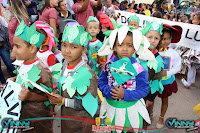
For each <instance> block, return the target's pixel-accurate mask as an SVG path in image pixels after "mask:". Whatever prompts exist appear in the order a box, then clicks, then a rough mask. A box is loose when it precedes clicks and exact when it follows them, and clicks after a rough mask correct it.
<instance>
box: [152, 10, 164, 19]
mask: <svg viewBox="0 0 200 133" xmlns="http://www.w3.org/2000/svg"><path fill="white" fill-rule="evenodd" d="M152 16H153V17H155V18H162V14H161V12H159V11H156V12H154V13H153V14H152Z"/></svg>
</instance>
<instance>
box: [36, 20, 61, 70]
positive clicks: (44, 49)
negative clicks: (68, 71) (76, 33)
mask: <svg viewBox="0 0 200 133" xmlns="http://www.w3.org/2000/svg"><path fill="white" fill-rule="evenodd" d="M34 24H35V27H36V28H37V29H38V30H40V32H41V33H42V34H43V35H45V39H44V41H43V43H42V46H41V47H40V50H39V51H38V52H37V57H38V58H39V59H40V60H41V61H42V62H43V63H44V64H45V65H46V67H47V68H49V70H50V71H51V72H52V66H53V65H55V64H56V60H55V56H54V53H53V52H52V51H51V50H52V47H55V42H58V39H57V38H56V37H55V35H54V31H53V29H52V28H51V27H50V26H49V25H48V24H47V23H45V22H42V21H36V22H35V23H34Z"/></svg>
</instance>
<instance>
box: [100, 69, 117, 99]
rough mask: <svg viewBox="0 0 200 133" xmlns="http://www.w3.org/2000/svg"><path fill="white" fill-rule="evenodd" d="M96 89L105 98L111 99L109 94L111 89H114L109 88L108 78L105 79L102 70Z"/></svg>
mask: <svg viewBox="0 0 200 133" xmlns="http://www.w3.org/2000/svg"><path fill="white" fill-rule="evenodd" d="M98 87H99V90H100V91H101V92H102V94H103V96H104V97H105V98H108V99H113V98H112V95H111V92H112V91H111V89H114V87H110V86H109V85H108V78H107V75H106V73H105V72H104V71H103V70H102V71H101V74H100V76H99V80H98Z"/></svg>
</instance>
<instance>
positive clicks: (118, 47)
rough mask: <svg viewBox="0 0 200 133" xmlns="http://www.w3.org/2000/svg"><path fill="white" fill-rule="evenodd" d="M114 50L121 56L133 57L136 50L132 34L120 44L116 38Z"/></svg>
mask: <svg viewBox="0 0 200 133" xmlns="http://www.w3.org/2000/svg"><path fill="white" fill-rule="evenodd" d="M114 51H115V52H117V55H119V56H120V57H121V58H126V57H131V56H132V55H133V53H134V52H135V49H134V47H133V38H132V36H129V35H127V36H126V37H125V39H124V41H123V42H122V44H119V41H118V38H116V44H115V46H114Z"/></svg>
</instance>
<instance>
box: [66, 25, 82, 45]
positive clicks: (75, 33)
mask: <svg viewBox="0 0 200 133" xmlns="http://www.w3.org/2000/svg"><path fill="white" fill-rule="evenodd" d="M69 33H70V34H69ZM72 33H73V34H72ZM78 34H79V30H78V28H77V26H76V25H73V26H72V27H70V28H69V31H68V34H67V36H68V40H69V42H70V43H72V42H73V40H74V39H75V38H76V37H77V36H78Z"/></svg>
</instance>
